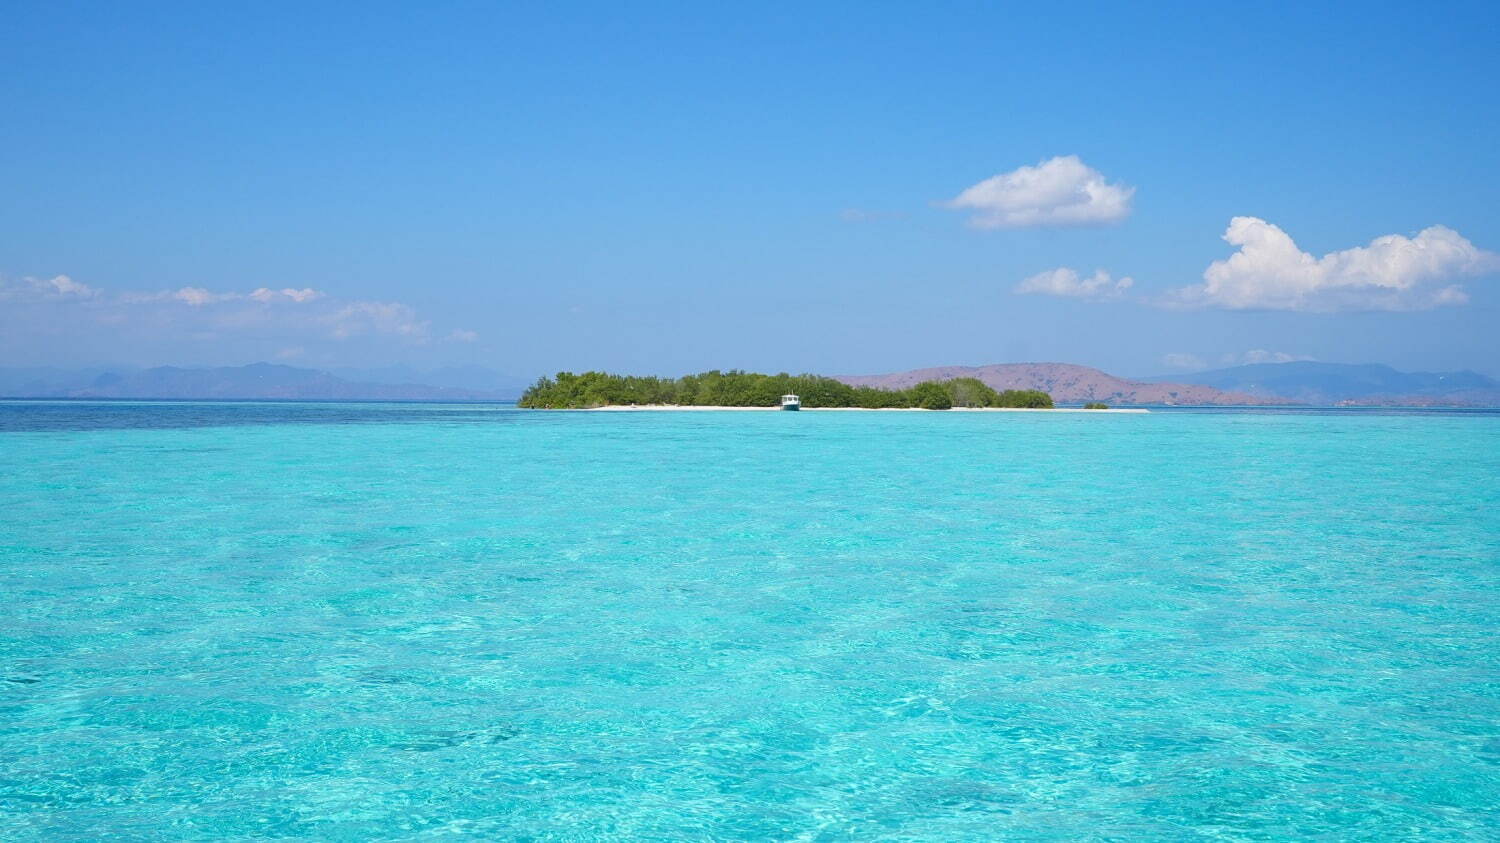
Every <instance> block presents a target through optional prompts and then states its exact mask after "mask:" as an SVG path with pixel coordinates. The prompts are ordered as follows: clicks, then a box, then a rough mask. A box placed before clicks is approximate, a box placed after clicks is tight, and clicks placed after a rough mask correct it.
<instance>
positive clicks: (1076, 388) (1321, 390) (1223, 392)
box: [838, 362, 1500, 407]
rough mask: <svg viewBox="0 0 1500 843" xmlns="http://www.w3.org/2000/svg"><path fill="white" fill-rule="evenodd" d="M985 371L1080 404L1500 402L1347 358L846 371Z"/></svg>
mask: <svg viewBox="0 0 1500 843" xmlns="http://www.w3.org/2000/svg"><path fill="white" fill-rule="evenodd" d="M963 377H969V378H978V379H979V380H981V381H984V382H985V383H986V384H989V385H990V386H992V387H994V388H995V389H1041V390H1045V391H1047V392H1049V393H1051V395H1052V398H1053V399H1054V400H1056V401H1059V402H1062V403H1066V404H1073V403H1080V402H1084V401H1103V402H1105V403H1107V404H1196V405H1208V406H1224V405H1257V404H1258V405H1269V404H1312V405H1321V406H1333V405H1339V404H1344V405H1360V406H1365V405H1369V406H1407V407H1427V406H1433V407H1435V406H1455V407H1464V406H1470V407H1500V383H1497V382H1496V381H1495V380H1493V379H1492V378H1488V377H1485V376H1484V375H1481V374H1478V373H1476V372H1436V373H1433V372H1398V371H1396V370H1395V369H1392V368H1391V367H1389V366H1381V365H1374V364H1370V365H1353V364H1346V363H1312V362H1295V363H1261V364H1255V365H1250V366H1236V367H1234V368H1231V369H1218V370H1215V371H1212V372H1198V373H1196V374H1188V375H1169V376H1163V377H1154V378H1140V379H1136V380H1128V379H1125V378H1118V377H1115V376H1114V375H1110V374H1106V373H1104V372H1101V371H1099V370H1098V369H1091V368H1089V367H1087V366H1075V365H1072V364H1069V363H1006V364H998V365H991V366H942V367H938V368H934V369H915V370H912V371H910V372H896V373H893V374H886V375H846V376H841V377H839V378H838V380H841V381H843V382H844V383H847V384H851V385H854V386H876V387H882V388H887V389H904V388H906V387H909V386H911V385H912V384H915V383H920V382H921V381H924V380H946V379H949V378H963Z"/></svg>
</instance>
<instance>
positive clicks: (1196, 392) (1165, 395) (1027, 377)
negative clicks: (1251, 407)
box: [837, 363, 1280, 405]
mask: <svg viewBox="0 0 1500 843" xmlns="http://www.w3.org/2000/svg"><path fill="white" fill-rule="evenodd" d="M951 378H978V379H979V380H981V381H983V382H984V383H986V384H988V385H989V386H992V387H994V388H995V389H1040V390H1043V391H1044V392H1047V393H1049V394H1051V396H1052V399H1053V400H1054V401H1058V402H1061V403H1064V404H1077V403H1082V402H1085V401H1103V402H1105V403H1107V404H1199V405H1203V404H1208V405H1222V404H1236V405H1240V404H1274V403H1280V402H1278V401H1274V400H1269V399H1266V398H1263V397H1260V396H1255V395H1251V394H1249V393H1239V392H1228V391H1225V390H1221V389H1217V388H1214V387H1212V386H1200V385H1194V384H1185V383H1146V382H1143V381H1132V380H1126V379H1124V378H1117V377H1115V376H1114V375H1110V374H1106V373H1104V372H1101V371H1099V370H1098V369H1090V368H1089V367H1087V366H1075V365H1073V364H1071V363H998V364H993V365H989V366H940V367H937V368H933V369H913V370H912V371H910V372H896V373H893V374H888V375H840V376H837V379H838V380H840V381H843V382H844V383H847V384H849V385H851V386H874V387H879V388H881V389H906V388H907V387H909V386H912V385H914V384H918V383H921V382H922V381H931V380H949V379H951Z"/></svg>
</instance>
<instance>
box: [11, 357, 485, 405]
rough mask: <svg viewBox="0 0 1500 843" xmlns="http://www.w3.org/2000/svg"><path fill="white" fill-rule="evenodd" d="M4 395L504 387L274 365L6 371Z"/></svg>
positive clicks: (463, 392)
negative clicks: (357, 376)
mask: <svg viewBox="0 0 1500 843" xmlns="http://www.w3.org/2000/svg"><path fill="white" fill-rule="evenodd" d="M0 396H3V397H25V398H182V399H195V398H197V399H213V398H223V399H233V398H249V399H257V398H258V399H315V400H316V399H348V400H354V399H382V400H408V401H419V400H469V399H484V400H496V399H504V398H509V397H511V396H510V395H508V394H502V393H501V392H499V391H486V390H474V389H455V388H452V387H445V386H434V385H431V384H422V383H368V382H358V381H350V380H345V379H343V378H340V377H337V376H335V375H332V374H329V373H328V372H323V371H319V370H316V369H300V368H297V367H294V366H279V365H275V364H272V363H253V364H251V365H249V366H221V367H215V368H203V369H189V368H179V367H177V366H159V367H157V368H154V369H144V370H132V369H114V370H105V369H89V370H76V371H68V370H58V369H0Z"/></svg>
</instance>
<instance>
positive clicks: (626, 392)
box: [517, 370, 1053, 410]
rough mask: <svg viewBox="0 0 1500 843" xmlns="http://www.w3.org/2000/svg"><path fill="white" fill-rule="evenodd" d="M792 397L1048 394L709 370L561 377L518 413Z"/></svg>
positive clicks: (851, 400) (852, 405)
mask: <svg viewBox="0 0 1500 843" xmlns="http://www.w3.org/2000/svg"><path fill="white" fill-rule="evenodd" d="M787 394H796V395H797V396H799V397H800V398H801V402H802V406H803V407H805V408H808V409H865V410H887V409H903V410H948V409H954V408H960V409H1029V410H1041V409H1051V408H1052V406H1053V405H1052V396H1050V395H1048V394H1047V393H1045V392H1042V391H1040V390H1035V389H1007V390H1004V391H999V390H996V389H993V388H991V387H990V386H988V385H986V384H985V383H983V382H982V381H980V380H978V379H977V378H954V379H952V380H945V381H923V382H922V383H919V384H916V385H914V386H912V387H909V388H907V389H876V388H874V387H868V386H850V385H848V384H846V383H843V382H841V381H837V380H834V379H833V378H829V377H823V376H821V375H788V374H785V373H783V374H779V375H763V374H757V373H755V372H739V371H729V372H721V371H718V370H714V371H711V372H703V373H701V374H696V375H686V376H684V377H680V378H676V379H672V378H657V377H640V376H634V375H612V374H608V373H606V372H584V373H583V374H574V373H572V372H558V373H557V375H556V376H555V377H551V378H545V377H544V378H542V379H541V380H538V381H537V382H536V383H535V384H532V386H531V387H530V388H529V389H527V390H526V392H525V393H524V394H523V395H522V396H521V400H520V401H519V402H517V404H518V406H520V407H527V408H533V409H544V410H587V409H602V408H606V407H628V406H655V407H726V408H731V407H732V408H764V409H775V408H778V407H779V406H780V404H781V396H783V395H787Z"/></svg>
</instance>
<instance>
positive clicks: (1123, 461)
mask: <svg viewBox="0 0 1500 843" xmlns="http://www.w3.org/2000/svg"><path fill="white" fill-rule="evenodd" d="M1497 633H1500V415H1497V414H1494V413H1483V412H1480V413H1435V414H1422V413H1379V412H1345V413H1335V412H1326V413H1325V412H1294V413H1278V412H1240V413H1233V412H1206V413H1192V412H1156V413H1152V414H1149V415H1112V414H1111V415H1104V414H1101V415H1092V416H1090V415H1083V414H1058V415H1046V414H1008V413H989V414H981V413H800V414H792V413H711V412H699V413H566V412H559V413H547V412H528V411H518V410H515V409H512V408H509V407H505V406H478V405H463V406H437V405H395V404H392V405H376V404H369V405H353V404H189V403H155V404H153V403H139V404H133V403H45V402H34V403H27V402H12V403H3V404H0V838H5V839H21V840H26V839H49V840H50V839H74V840H83V839H89V840H92V839H100V838H105V837H113V838H116V839H140V840H145V839H153V840H155V839H207V838H225V837H228V838H259V839H267V838H281V837H309V838H318V839H331V840H371V839H392V838H399V839H409V838H428V837H431V838H444V837H457V836H463V835H471V836H474V837H477V838H485V839H534V840H588V839H599V838H615V839H698V840H707V839H714V840H726V839H797V840H846V839H899V840H935V841H951V840H986V839H1058V840H1080V839H1170V840H1198V839H1278V840H1284V839H1288V838H1320V839H1339V840H1343V839H1367V840H1391V839H1431V840H1480V839H1496V838H1497V837H1500V635H1497Z"/></svg>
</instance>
